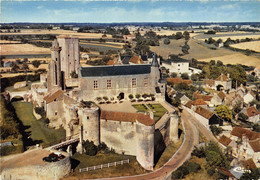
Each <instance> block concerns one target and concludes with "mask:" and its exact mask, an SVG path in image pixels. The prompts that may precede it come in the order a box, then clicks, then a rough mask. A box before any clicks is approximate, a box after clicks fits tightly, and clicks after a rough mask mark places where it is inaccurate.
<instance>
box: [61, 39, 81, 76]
mask: <svg viewBox="0 0 260 180" xmlns="http://www.w3.org/2000/svg"><path fill="white" fill-rule="evenodd" d="M57 41H58V43H59V46H60V47H61V51H60V59H61V71H62V72H63V73H64V79H70V78H71V75H70V74H71V72H73V71H75V72H76V73H77V74H78V71H79V68H80V53H79V39H78V38H77V37H73V36H58V37H57Z"/></svg>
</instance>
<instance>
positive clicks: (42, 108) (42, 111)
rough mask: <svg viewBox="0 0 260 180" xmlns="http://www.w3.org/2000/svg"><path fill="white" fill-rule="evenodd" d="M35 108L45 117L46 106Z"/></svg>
mask: <svg viewBox="0 0 260 180" xmlns="http://www.w3.org/2000/svg"><path fill="white" fill-rule="evenodd" d="M34 110H35V112H36V113H37V114H39V115H41V116H42V117H45V111H44V107H35V108H34Z"/></svg>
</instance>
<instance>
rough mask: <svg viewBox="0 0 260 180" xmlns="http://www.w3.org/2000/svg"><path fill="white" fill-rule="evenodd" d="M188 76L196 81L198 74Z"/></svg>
mask: <svg viewBox="0 0 260 180" xmlns="http://www.w3.org/2000/svg"><path fill="white" fill-rule="evenodd" d="M190 78H191V80H192V81H198V78H199V76H198V74H192V75H191V76H190Z"/></svg>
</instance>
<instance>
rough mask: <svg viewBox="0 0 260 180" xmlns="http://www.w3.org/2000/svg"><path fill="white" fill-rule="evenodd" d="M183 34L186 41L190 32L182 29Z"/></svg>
mask: <svg viewBox="0 0 260 180" xmlns="http://www.w3.org/2000/svg"><path fill="white" fill-rule="evenodd" d="M183 35H184V38H185V40H186V41H188V40H189V39H190V33H189V32H188V31H184V33H183Z"/></svg>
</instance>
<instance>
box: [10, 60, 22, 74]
mask: <svg viewBox="0 0 260 180" xmlns="http://www.w3.org/2000/svg"><path fill="white" fill-rule="evenodd" d="M19 69H20V67H19V66H18V65H17V63H16V62H12V64H11V71H12V72H17V71H18V70H19Z"/></svg>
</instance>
